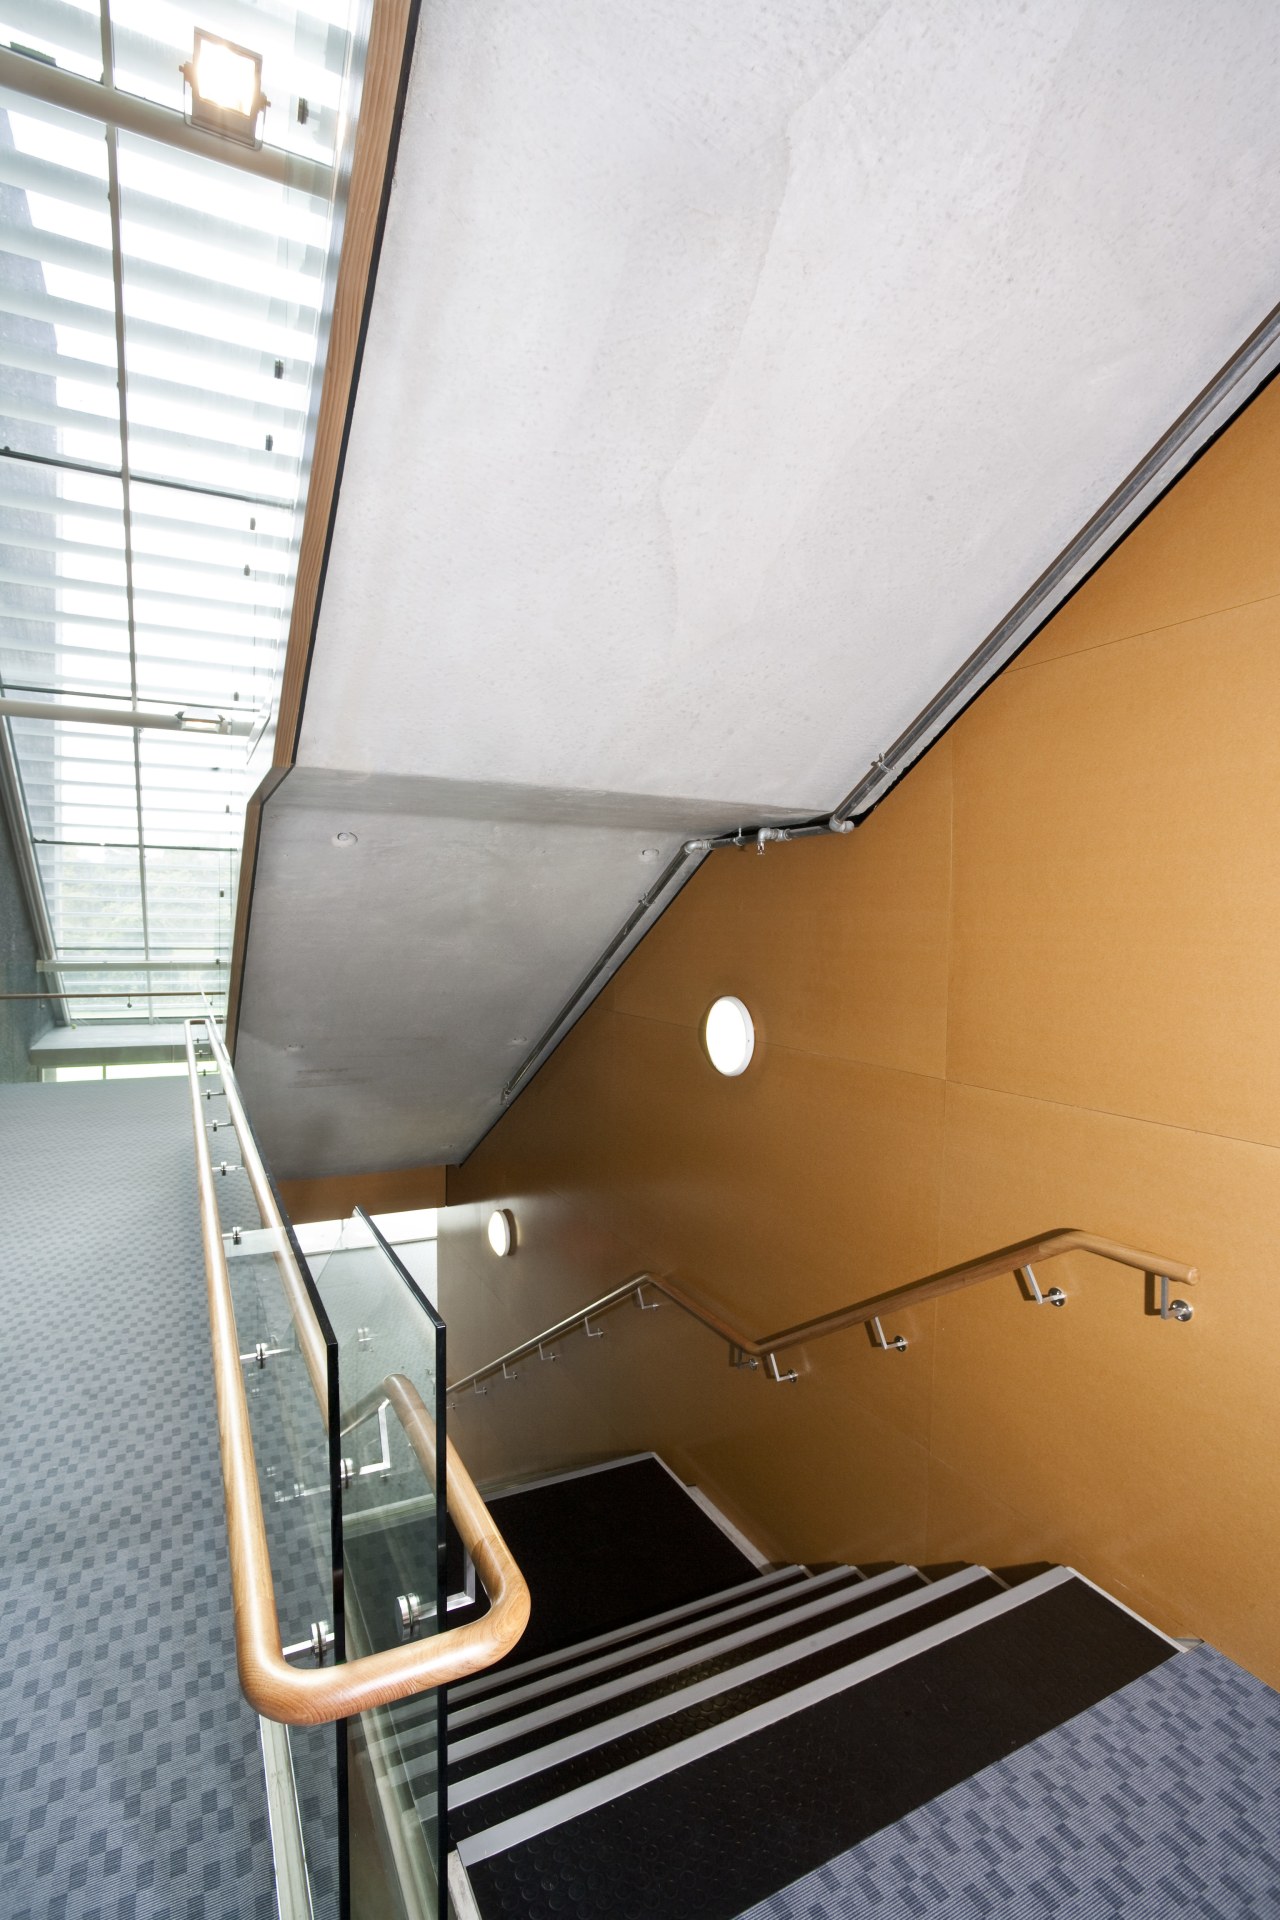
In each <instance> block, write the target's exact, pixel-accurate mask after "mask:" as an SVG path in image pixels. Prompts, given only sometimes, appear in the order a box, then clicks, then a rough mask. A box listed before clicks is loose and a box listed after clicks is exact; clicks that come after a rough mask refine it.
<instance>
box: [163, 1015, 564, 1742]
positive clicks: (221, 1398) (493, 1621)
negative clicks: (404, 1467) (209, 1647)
mask: <svg viewBox="0 0 1280 1920" xmlns="http://www.w3.org/2000/svg"><path fill="white" fill-rule="evenodd" d="M195 1024H196V1023H193V1022H188V1023H187V1028H186V1047H187V1071H188V1077H189V1081H190V1090H191V1107H192V1124H193V1127H194V1131H195V1145H196V1178H197V1183H198V1187H199V1198H200V1226H201V1237H202V1239H203V1242H204V1259H205V1281H206V1286H207V1290H208V1300H209V1333H210V1342H211V1346H212V1350H213V1389H214V1399H215V1403H216V1407H217V1418H218V1445H219V1454H220V1457H221V1466H222V1489H223V1495H224V1499H225V1502H226V1512H227V1558H228V1561H229V1563H230V1571H231V1596H232V1607H233V1611H234V1616H235V1634H236V1667H237V1670H238V1672H239V1675H240V1685H241V1688H242V1690H243V1692H244V1696H245V1698H246V1700H247V1701H248V1702H249V1704H250V1706H251V1707H253V1709H254V1710H255V1712H257V1713H260V1714H262V1715H263V1717H264V1718H265V1719H268V1720H280V1721H283V1722H284V1723H285V1724H286V1725H287V1726H320V1725H323V1724H324V1723H325V1722H326V1721H331V1720H344V1719H346V1718H347V1717H348V1716H349V1715H352V1714H357V1713H366V1712H368V1710H369V1709H370V1708H371V1707H383V1706H389V1705H390V1704H391V1703H392V1702H393V1701H395V1700H404V1699H408V1698H409V1697H410V1696H411V1695H413V1694H418V1693H427V1692H429V1691H431V1689H432V1688H435V1687H442V1686H448V1685H450V1684H452V1683H453V1682H454V1681H457V1680H463V1679H466V1678H467V1676H468V1675H469V1674H473V1673H478V1672H479V1671H480V1670H481V1669H482V1668H484V1667H490V1666H492V1665H493V1664H494V1662H495V1661H497V1660H500V1659H501V1658H502V1657H503V1655H504V1654H506V1653H509V1652H510V1651H511V1648H512V1647H513V1646H514V1645H515V1644H516V1641H517V1640H518V1639H519V1638H520V1635H521V1634H522V1633H523V1632H524V1630H525V1627H526V1626H527V1624H528V1620H529V1588H528V1585H527V1583H526V1581H525V1578H524V1575H523V1574H522V1573H521V1572H520V1569H519V1567H518V1566H517V1565H516V1563H515V1560H514V1559H513V1558H512V1555H511V1551H510V1549H509V1547H508V1546H507V1544H506V1542H505V1541H504V1540H503V1538H502V1535H501V1534H500V1533H499V1532H498V1530H497V1528H496V1527H495V1526H494V1524H493V1521H492V1519H491V1517H490V1514H489V1509H488V1508H487V1507H486V1506H485V1504H484V1501H483V1500H482V1499H481V1498H480V1495H479V1493H478V1491H477V1490H476V1486H475V1483H474V1482H473V1480H472V1478H471V1476H470V1474H469V1473H468V1472H467V1470H466V1468H465V1467H464V1466H463V1464H462V1462H461V1460H460V1459H459V1458H458V1455H457V1453H456V1451H455V1450H454V1448H453V1447H452V1446H450V1447H449V1449H448V1454H447V1474H448V1479H447V1483H446V1484H447V1488H448V1490H449V1493H450V1498H449V1508H450V1511H451V1513H452V1514H453V1517H454V1521H455V1523H456V1525H457V1528H458V1532H459V1534H460V1535H461V1537H462V1540H463V1542H464V1543H465V1545H466V1547H467V1550H468V1552H469V1553H470V1554H471V1557H472V1559H473V1561H474V1562H475V1567H476V1572H477V1574H478V1575H479V1577H480V1579H481V1581H482V1583H483V1585H484V1589H485V1592H486V1593H487V1594H488V1595H489V1598H490V1602H491V1605H490V1609H489V1611H488V1613H486V1614H485V1615H483V1617H482V1618H481V1619H479V1620H472V1621H468V1622H467V1623H466V1624H465V1625H463V1626H458V1627H450V1628H448V1629H447V1630H446V1631H445V1632H444V1633H438V1634H434V1635H432V1636H431V1637H430V1638H429V1639H426V1640H413V1641H410V1642H409V1644H408V1645H407V1646H400V1647H389V1648H387V1649H385V1650H384V1651H383V1652H381V1653H372V1654H367V1655H365V1656H363V1657H362V1658H360V1659H358V1660H352V1661H349V1662H347V1663H345V1664H344V1665H342V1666H333V1667H311V1668H302V1667H292V1666H290V1664H289V1662H288V1661H287V1660H286V1659H285V1657H284V1653H283V1651H282V1649H281V1640H280V1619H279V1615H278V1613H277V1611H276V1599H275V1585H274V1582H273V1580H272V1575H271V1555H270V1550H269V1548H268V1544H267V1529H266V1522H265V1519H264V1517H263V1512H262V1494H261V1490H260V1488H259V1485H258V1470H257V1463H256V1458H255V1454H254V1446H253V1433H252V1430H251V1428H250V1424H249V1407H248V1402H247V1400H246V1398H245V1390H244V1374H243V1371H242V1369H241V1362H240V1341H239V1337H238V1334H237V1331H236V1321H235V1310H234V1307H233V1305H232V1300H231V1282H230V1276H229V1275H228V1272H227V1258H226V1250H225V1247H224V1246H223V1240H222V1223H221V1220H220V1219H219V1215H218V1202H217V1196H216V1194H215V1192H214V1184H213V1169H212V1166H211V1162H210V1154H209V1142H208V1138H207V1136H206V1133H205V1127H204V1114H203V1112H202V1110H201V1098H200V1086H199V1075H198V1072H197V1068H196V1058H195V1040H194V1026H195ZM224 1071H225V1072H226V1073H227V1074H228V1075H229V1072H230V1069H229V1067H228V1068H226V1069H224ZM302 1300H303V1301H305V1295H303V1296H302ZM301 1305H302V1301H300V1302H299V1306H300V1308H301ZM312 1384H313V1385H314V1384H315V1375H314V1373H313V1374H312ZM384 1387H385V1389H386V1394H387V1398H388V1400H389V1401H391V1403H392V1404H393V1405H394V1406H395V1408H396V1412H397V1414H398V1415H399V1417H400V1418H401V1421H402V1423H403V1424H404V1426H405V1431H406V1433H407V1434H408V1436H409V1439H410V1442H411V1444H412V1445H413V1446H414V1449H415V1451H416V1452H417V1453H418V1457H419V1460H420V1461H421V1463H422V1464H423V1466H424V1467H426V1468H427V1471H428V1475H429V1477H432V1478H433V1477H434V1474H435V1456H436V1435H435V1427H434V1425H433V1424H432V1421H431V1417H430V1415H429V1414H428V1412H427V1409H426V1407H425V1406H424V1405H423V1403H422V1399H421V1396H420V1395H419V1393H418V1391H417V1389H416V1387H415V1386H414V1385H413V1382H412V1381H411V1380H407V1379H406V1378H405V1377H404V1376H403V1375H400V1374H397V1375H391V1376H389V1377H388V1379H387V1381H386V1382H385V1383H384ZM317 1399H318V1400H320V1405H321V1408H322V1410H323V1408H324V1406H325V1405H326V1404H327V1394H326V1395H325V1396H324V1398H323V1399H321V1398H320V1395H319V1393H317Z"/></svg>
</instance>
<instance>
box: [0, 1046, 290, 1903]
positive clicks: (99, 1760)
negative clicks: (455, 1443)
mask: <svg viewBox="0 0 1280 1920" xmlns="http://www.w3.org/2000/svg"><path fill="white" fill-rule="evenodd" d="M187 1100H188V1095H187V1090H186V1084H185V1082H184V1081H181V1080H140V1081H114V1082H113V1081H107V1082H105V1083H86V1084H83V1085H77V1084H61V1085H48V1086H40V1085H36V1086H9V1087H0V1329H2V1332H0V1406H2V1407H3V1442H2V1445H3V1455H2V1456H0V1457H2V1459H3V1473H4V1487H3V1492H2V1493H0V1609H2V1621H3V1624H2V1626H0V1637H2V1639H3V1646H0V1914H3V1916H4V1920H151V1917H152V1916H154V1917H155V1920H160V1916H182V1917H183V1920H196V1916H199V1920H222V1917H223V1916H225V1920H268V1917H269V1916H270V1915H271V1914H272V1913H273V1912H274V1910H275V1909H274V1896H273V1891H272V1871H271V1856H270V1847H269V1842H268V1837H267V1827H266V1810H265V1798H264V1790H263V1784H262V1768H261V1761H260V1757H259V1752H258V1745H257V1720H256V1718H255V1716H254V1714H253V1713H252V1712H251V1710H250V1709H249V1707H248V1706H247V1705H246V1704H245V1702H244V1700H243V1698H242V1697H241V1694H240V1691H239V1686H238V1682H237V1679H236V1672H235V1652H234V1642H233V1635H232V1624H231V1603H230V1592H229V1586H228V1577H227V1568H226V1535H225V1521H224V1516H223V1508H222V1488H221V1482H220V1479H219V1472H218V1442H217V1431H216V1427H215V1424H214V1416H213V1395H212V1385H211V1378H210V1363H209V1337H208V1321H207V1315H206V1310H205V1297H204V1269H203V1261H202V1256H201V1250H200V1241H199V1233H198V1224H197V1214H196V1206H195V1184H194V1161H193V1156H192V1146H191V1128H190V1121H189V1119H188V1106H187Z"/></svg>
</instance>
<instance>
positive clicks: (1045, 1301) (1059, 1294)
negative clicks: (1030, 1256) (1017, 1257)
mask: <svg viewBox="0 0 1280 1920" xmlns="http://www.w3.org/2000/svg"><path fill="white" fill-rule="evenodd" d="M1018 1272H1019V1273H1020V1274H1021V1275H1022V1278H1023V1279H1024V1280H1025V1281H1026V1283H1027V1289H1028V1291H1029V1293H1030V1295H1031V1298H1032V1299H1033V1300H1034V1301H1035V1303H1036V1305H1037V1306H1038V1307H1065V1306H1066V1304H1067V1296H1066V1294H1065V1293H1064V1292H1063V1291H1062V1288H1061V1287H1050V1289H1049V1291H1048V1293H1041V1291H1040V1282H1039V1281H1038V1280H1037V1279H1036V1276H1035V1274H1034V1273H1033V1272H1032V1271H1031V1268H1030V1267H1019V1268H1018Z"/></svg>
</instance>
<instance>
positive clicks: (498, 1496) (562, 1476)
mask: <svg viewBox="0 0 1280 1920" xmlns="http://www.w3.org/2000/svg"><path fill="white" fill-rule="evenodd" d="M641 1460H658V1455H657V1454H656V1453H655V1452H654V1451H653V1449H652V1447H650V1449H649V1450H648V1452H647V1453H624V1454H623V1455H622V1457H621V1458H620V1459H618V1460H597V1461H596V1463H595V1465H594V1466H591V1467H566V1468H565V1470H564V1472H563V1473H544V1474H541V1475H539V1477H538V1478H537V1479H536V1480H513V1481H511V1482H510V1483H509V1484H508V1485H507V1486H505V1487H495V1488H493V1489H492V1490H490V1489H489V1488H487V1487H485V1488H482V1489H481V1498H482V1499H483V1501H484V1503H485V1505H486V1506H490V1507H491V1506H492V1505H493V1503H494V1501H495V1500H509V1499H510V1498H511V1496H512V1495H513V1494H516V1493H535V1492H536V1491H537V1489H538V1488H539V1487H558V1486H559V1485H560V1483H561V1482H562V1481H564V1480H587V1479H589V1478H590V1476H591V1475H592V1474H593V1473H612V1472H613V1470H614V1468H615V1467H634V1466H637V1465H638V1464H639V1463H640V1461H641ZM658 1464H659V1466H666V1462H665V1460H658ZM667 1471H668V1472H670V1471H671V1469H670V1468H669V1467H668V1468H667Z"/></svg>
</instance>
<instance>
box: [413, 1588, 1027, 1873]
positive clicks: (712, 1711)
mask: <svg viewBox="0 0 1280 1920" xmlns="http://www.w3.org/2000/svg"><path fill="white" fill-rule="evenodd" d="M1000 1591H1001V1589H1000V1588H999V1587H998V1585H997V1583H996V1582H995V1581H994V1580H993V1579H992V1578H991V1576H990V1575H989V1574H985V1573H984V1570H983V1569H981V1568H975V1569H972V1570H970V1572H969V1574H968V1575H967V1576H964V1575H955V1576H953V1578H952V1579H951V1580H949V1581H942V1582H939V1583H938V1585H937V1587H936V1588H928V1587H926V1588H925V1589H924V1597H922V1599H921V1602H920V1604H918V1605H917V1606H913V1607H912V1608H911V1609H910V1611H909V1613H908V1614H907V1615H906V1616H905V1623H904V1615H903V1612H902V1610H901V1604H900V1603H894V1610H893V1611H892V1612H888V1610H887V1609H886V1612H888V1617H886V1618H884V1619H882V1620H877V1618H876V1614H875V1613H873V1614H872V1616H871V1617H870V1619H868V1620H866V1621H865V1622H864V1621H862V1620H861V1619H860V1618H855V1619H854V1620H852V1621H849V1622H846V1623H844V1627H843V1630H842V1628H841V1627H839V1626H837V1627H833V1628H829V1629H823V1632H824V1634H830V1635H832V1636H835V1637H833V1638H832V1639H831V1640H830V1642H829V1643H828V1644H825V1645H823V1646H821V1647H820V1648H817V1649H815V1650H814V1651H812V1652H807V1653H804V1652H800V1651H799V1649H800V1648H801V1647H802V1646H803V1645H804V1642H803V1641H801V1642H799V1643H793V1644H792V1645H790V1646H788V1647H784V1648H781V1649H779V1650H777V1651H775V1652H774V1653H772V1654H768V1655H764V1656H762V1657H761V1660H760V1662H759V1663H757V1662H752V1661H748V1662H746V1663H743V1664H742V1671H741V1672H733V1671H730V1672H727V1673H719V1674H715V1675H712V1676H710V1677H709V1678H708V1679H706V1680H705V1681H702V1682H700V1683H698V1684H696V1685H694V1686H688V1687H684V1688H681V1689H680V1690H679V1691H678V1692H676V1693H675V1694H673V1695H670V1696H665V1697H663V1698H661V1699H658V1700H653V1701H650V1702H649V1703H648V1704H647V1705H644V1706H640V1707H637V1708H635V1709H634V1710H633V1717H634V1721H635V1724H632V1723H631V1721H630V1719H629V1717H628V1712H626V1711H624V1712H623V1713H621V1714H618V1715H617V1716H616V1717H615V1718H613V1719H608V1720H605V1721H602V1722H600V1723H599V1724H598V1725H596V1726H595V1727H588V1728H585V1729H584V1730H583V1731H582V1732H580V1733H577V1734H574V1735H570V1736H566V1737H565V1738H564V1740H563V1742H562V1741H560V1740H552V1741H550V1742H548V1743H547V1744H546V1745H545V1746H542V1747H539V1748H537V1749H535V1750H534V1751H533V1752H530V1753H525V1754H523V1755H521V1756H519V1758H518V1759H515V1760H512V1761H511V1762H510V1764H509V1766H508V1763H507V1762H506V1760H505V1759H504V1757H503V1756H502V1755H501V1754H500V1755H499V1756H498V1762H497V1765H496V1766H494V1767H493V1768H491V1769H488V1770H486V1771H481V1772H478V1773H476V1774H474V1775H471V1776H469V1777H468V1778H467V1779H460V1780H459V1781H458V1782H457V1784H456V1786H451V1789H450V1795H449V1802H450V1825H451V1828H452V1831H453V1833H454V1835H455V1837H456V1838H458V1839H460V1840H461V1839H466V1838H469V1837H470V1836H472V1835H473V1834H475V1833H478V1832H479V1831H480V1830H481V1829H482V1828H487V1827H490V1826H494V1825H496V1824H498V1823H500V1822H502V1821H505V1820H508V1819H511V1818H513V1817H514V1816H516V1815H518V1814H523V1813H527V1812H528V1811H529V1810H530V1809H531V1808H533V1807H536V1806H539V1805H541V1804H542V1803H544V1802H546V1801H550V1800H553V1799H556V1798H558V1797H559V1796H561V1795H563V1794H566V1793H571V1792H573V1791H574V1790H575V1789H577V1788H579V1787H582V1786H585V1785H587V1784H589V1783H590V1782H593V1781H596V1780H599V1779H602V1778H604V1777H605V1776H607V1775H609V1774H611V1773H614V1772H616V1771H617V1770H618V1769H620V1768H622V1767H626V1766H629V1765H631V1764H634V1763H636V1762H640V1761H643V1760H647V1759H649V1758H651V1757H652V1756H653V1755H655V1754H657V1753H660V1752H661V1751H662V1750H663V1749H664V1748H668V1747H673V1746H676V1745H677V1744H678V1743H679V1742H680V1741H682V1740H684V1739H686V1738H688V1737H690V1736H692V1735H694V1734H698V1733H702V1732H705V1731H706V1730H707V1729H709V1728H712V1727H723V1726H725V1725H726V1724H727V1723H729V1722H731V1721H733V1720H735V1719H737V1718H739V1717H740V1716H742V1715H743V1714H745V1713H748V1712H750V1711H751V1710H752V1709H753V1708H757V1707H761V1706H764V1705H766V1704H767V1703H769V1702H771V1701H774V1700H777V1699H779V1698H780V1697H781V1696H783V1695H785V1694H789V1693H791V1692H793V1691H795V1690H796V1689H797V1688H799V1687H802V1686H804V1685H806V1684H808V1683H809V1682H810V1681H812V1680H816V1679H820V1678H821V1677H822V1676H825V1675H827V1674H831V1673H834V1672H838V1671H841V1670H843V1669H845V1668H847V1667H848V1666H850V1665H851V1664H854V1663H856V1662H858V1661H859V1660H862V1659H865V1658H867V1657H869V1656H870V1655H872V1654H873V1653H875V1652H877V1651H880V1650H881V1649H883V1648H885V1647H891V1646H893V1645H894V1644H895V1643H896V1642H898V1641H901V1640H902V1639H903V1638H904V1637H908V1638H909V1637H911V1636H912V1635H913V1634H916V1633H919V1632H921V1631H924V1630H926V1629H927V1628H928V1627H931V1626H933V1625H935V1624H937V1623H938V1622H940V1621H943V1620H947V1619H950V1618H951V1617H952V1616H953V1615H955V1614H958V1613H965V1612H968V1611H971V1610H972V1609H973V1607H974V1606H975V1605H976V1604H977V1603H978V1602H979V1601H980V1600H982V1599H985V1598H989V1597H991V1596H993V1595H995V1594H998V1593H999V1592H1000ZM915 1597H916V1596H915V1595H908V1596H904V1598H906V1599H908V1600H910V1599H914V1598H915ZM878 1611H879V1610H877V1612H878ZM813 1637H815V1638H816V1637H817V1636H816V1635H815V1636H813ZM682 1696H688V1697H687V1698H682ZM624 1704H625V1703H624ZM619 1723H620V1724H619ZM562 1747H563V1748H564V1749H566V1751H564V1752H563V1755H562V1753H561V1749H562ZM509 1774H517V1775H518V1777H515V1778H509V1777H508V1775H509Z"/></svg>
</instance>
